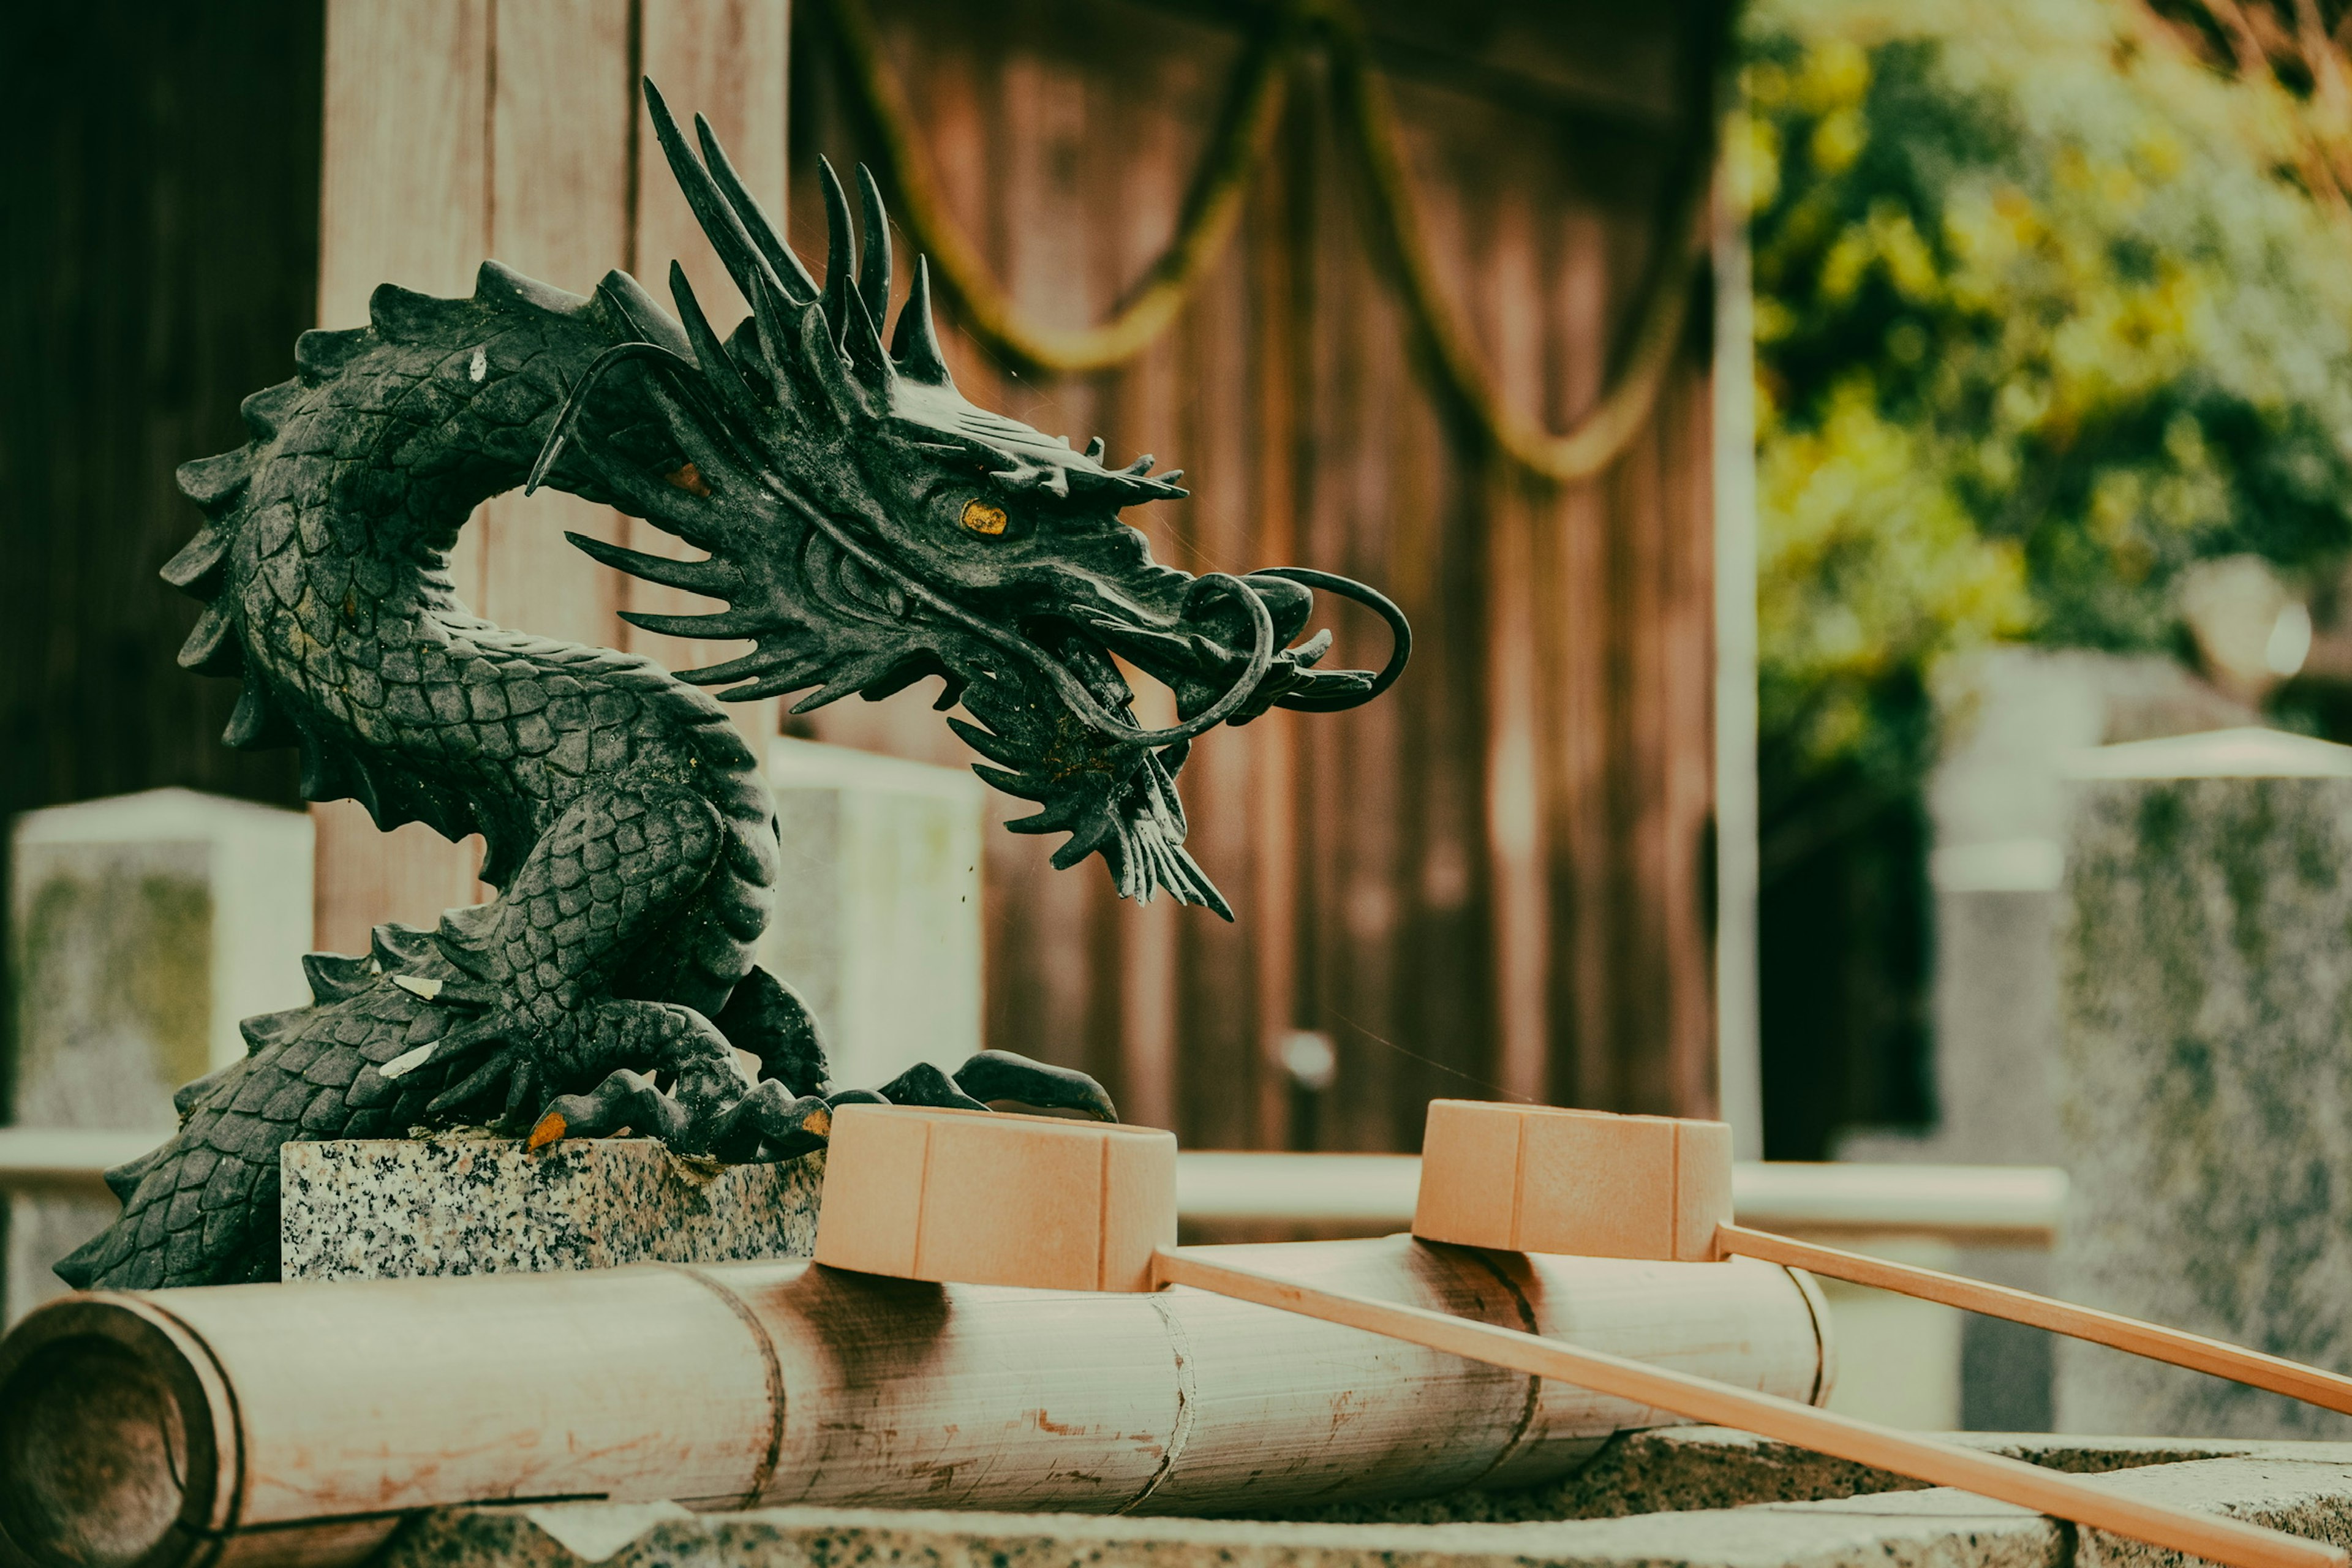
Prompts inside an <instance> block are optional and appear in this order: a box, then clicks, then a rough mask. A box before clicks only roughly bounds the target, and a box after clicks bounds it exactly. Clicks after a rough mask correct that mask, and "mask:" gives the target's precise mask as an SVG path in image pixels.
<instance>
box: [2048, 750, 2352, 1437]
mask: <svg viewBox="0 0 2352 1568" xmlns="http://www.w3.org/2000/svg"><path fill="white" fill-rule="evenodd" d="M2069 771H2070V774H2071V776H2072V780H2073V785H2072V787H2073V791H2074V803H2073V814H2072V821H2071V826H2070V836H2069V841H2068V845H2067V850H2066V870H2065V880H2064V888H2063V908H2062V910H2061V916H2060V947H2059V977H2060V986H2061V992H2062V998H2063V1009H2062V1023H2061V1043H2060V1080H2061V1090H2060V1125H2061V1128H2062V1130H2063V1136H2064V1138H2065V1141H2066V1144H2067V1160H2066V1163H2067V1165H2068V1167H2069V1169H2070V1171H2071V1173H2072V1175H2073V1192H2072V1196H2071V1199H2070V1201H2069V1206H2068V1211H2067V1215H2066V1220H2065V1225H2064V1226H2063V1233H2062V1237H2061V1240H2060V1244H2059V1254H2058V1270H2057V1273H2058V1291H2059V1294H2060V1295H2062V1296H2063V1297H2065V1298H2066V1299H2068V1300H2074V1301H2080V1302H2083V1303H2085V1304H2087V1305H2090V1306H2095V1307H2104V1308H2107V1309H2110V1310H2116V1311H2121V1312H2128V1313H2131V1314H2133V1315H2134V1316H2137V1317H2144V1318H2148V1319H2152V1320H2154V1321H2158V1322H2162V1323H2167V1324H2170V1325H2172V1326H2174V1327H2176V1328H2182V1329H2189V1330H2193V1331H2197V1332H2200V1333H2205V1334H2211V1335H2215V1336H2217V1337H2219V1338H2221V1339H2226V1340H2231V1341H2235V1342H2240V1343H2243V1344H2248V1345H2252V1346H2253V1347H2255V1348H2256V1349H2259V1350H2265V1351H2271V1352H2275V1353H2277V1354H2280V1355H2286V1356H2292V1357H2294V1358H2295V1359H2297V1360H2301V1361H2308V1362H2312V1363H2316V1364H2318V1365H2320V1366H2325V1367H2330V1368H2334V1369H2336V1370H2339V1371H2340V1370H2345V1369H2347V1368H2352V748H2347V747H2344V746H2335V745H2329V744H2326V743H2325V742H2319V741H2314V740H2307V739H2305V738H2303V737H2300V736H2295V735H2288V734H2283V733H2279V732H2277V731H2266V730H2223V731H2213V732H2210V733H2208V734H2201V735H2187V736H2181V737H2179V738H2176V739H2171V740H2162V741H2142V742H2134V743H2132V744H2128V745H2120V746H2105V747H2101V748H2098V749H2097V750H2095V751H2090V752H2083V753H2080V754H2079V756H2078V758H2077V759H2076V760H2075V762H2074V764H2073V765H2072V766H2071V768H2070V770H2069ZM2057 1415H2058V1429H2059V1430H2060V1431H2062V1432H2098V1433H2105V1434H2119V1435H2132V1434H2157V1433H2162V1434H2168V1435H2172V1436H2306V1437H2326V1438H2330V1439H2336V1440H2342V1439H2345V1438H2347V1437H2352V1420H2347V1418H2346V1417H2344V1416H2341V1415H2333V1414H2330V1413H2328V1412H2325V1411H2321V1410H2317V1409H2315V1408H2313V1407H2311V1406H2308V1405H2301V1404H2297V1403H2294V1402H2293V1401H2290V1400H2287V1399H2284V1398H2283V1397H2281V1396H2279V1395H2276V1394H2263V1393H2258V1392H2256V1391H2253V1390H2251V1389H2246V1388H2242V1387H2239V1386H2238V1385H2236V1384H2230V1383H2225V1382H2222V1381H2221V1380H2219V1379H2215V1378H2208V1377H2204V1376H2200V1374H2198V1373H2190V1372H2183V1371H2180V1370H2179V1369H2177V1368H2173V1367H2168V1366H2162V1365H2159V1364H2158V1363H2153V1362H2147V1361H2142V1360H2138V1359H2137V1358H2134V1357H2129V1356H2125V1355H2122V1354H2120V1353H2119V1352H2112V1351H2105V1350H2100V1349H2097V1348H2095V1347H2092V1346H2088V1345H2084V1344H2081V1343H2078V1342H2074V1341H2072V1340H2061V1341H2060V1342H2058V1399H2057Z"/></svg>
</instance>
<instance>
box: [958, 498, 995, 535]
mask: <svg viewBox="0 0 2352 1568" xmlns="http://www.w3.org/2000/svg"><path fill="white" fill-rule="evenodd" d="M1004 523H1005V517H1004V509H1003V507H1001V506H991V505H989V504H988V503H987V502H986V501H984V500H968V501H966V502H964V503H963V525H964V526H965V527H966V528H968V529H970V530H971V531H973V532H974V533H984V534H987V535H988V536H989V537H990V538H991V539H993V538H995V537H996V536H997V535H998V534H1000V533H1003V531H1004Z"/></svg>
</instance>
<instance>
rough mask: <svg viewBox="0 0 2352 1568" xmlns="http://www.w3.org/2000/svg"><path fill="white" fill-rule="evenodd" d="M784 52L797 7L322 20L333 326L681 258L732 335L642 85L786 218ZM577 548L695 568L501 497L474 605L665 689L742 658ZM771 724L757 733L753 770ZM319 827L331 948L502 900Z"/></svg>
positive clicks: (594, 8)
mask: <svg viewBox="0 0 2352 1568" xmlns="http://www.w3.org/2000/svg"><path fill="white" fill-rule="evenodd" d="M785 34H786V0H496V3H495V4H493V3H492V0H450V3H449V4H447V5H425V6H420V5H409V4H404V3H403V0H328V12H327V77H326V132H325V135H326V144H325V151H324V161H323V172H322V175H321V180H320V268H319V273H320V278H319V321H320V325H321V326H328V327H349V326H358V325H362V324H363V323H364V322H365V321H366V320H367V297H368V295H369V293H370V292H371V291H372V290H373V289H374V288H375V286H376V285H377V284H379V283H383V282H394V283H398V284H400V285H402V286H403V287H405V288H409V289H419V290H422V291H424V292H425V293H430V294H439V295H465V294H469V293H471V292H472V291H473V280H474V271H475V268H477V267H478V265H479V264H480V263H481V262H482V261H483V260H484V259H485V258H488V257H496V258H498V259H499V260H501V261H504V262H506V263H507V264H508V265H509V266H511V267H514V268H518V269H520V271H522V272H525V273H527V274H529V275H530V276H532V277H535V278H539V279H542V280H544V281H546V282H550V283H553V284H555V285H557V286H558V287H560V288H563V289H571V290H572V291H573V292H575V293H584V292H586V291H587V290H589V289H593V287H594V286H595V284H596V280H597V279H599V278H601V277H603V276H604V273H605V272H606V271H607V270H609V269H610V268H614V267H633V268H639V269H641V270H643V271H646V272H647V273H650V274H651V278H650V282H651V285H652V287H653V288H654V289H655V290H656V293H659V292H663V291H664V290H665V284H664V281H663V279H664V277H665V275H666V274H667V270H668V267H669V261H670V258H672V257H673V256H676V257H677V258H680V259H681V260H683V262H684V263H685V265H686V268H687V270H688V273H689V274H691V275H692V276H693V278H694V280H695V284H696V287H697V288H698V289H700V290H701V291H702V298H703V299H704V300H705V302H706V304H707V305H709V307H710V308H711V310H712V313H713V316H714V318H726V319H729V320H731V319H732V316H733V315H734V314H735V313H739V312H740V305H737V303H736V301H735V299H734V295H733V291H732V288H731V286H730V285H729V284H728V283H727V281H726V279H725V275H724V273H723V272H722V271H720V270H719V267H718V264H717V261H716V258H713V257H712V256H711V255H710V254H709V248H708V247H707V246H706V245H705V244H704V242H703V240H702V237H701V234H700V232H699V231H698V229H697V228H696V227H695V226H694V224H693V220H692V217H691V215H689V214H688V212H687V210H686V205H685V203H684V201H683V200H682V199H681V198H680V197H679V196H678V195H677V192H676V190H675V188H674V186H673V184H672V183H671V181H670V178H669V174H668V171H667V169H665V168H664V167H663V166H662V162H661V157H660V154H659V153H658V151H657V150H656V148H655V147H654V145H653V135H652V129H651V126H650V124H649V123H647V121H646V118H645V114H644V111H643V109H642V107H641V106H640V104H639V100H638V95H637V80H636V79H637V75H638V72H639V71H640V70H641V69H642V70H645V71H647V72H650V73H651V74H653V75H654V76H655V78H656V79H657V80H659V81H660V82H661V83H662V85H663V87H664V88H665V89H667V91H668V92H669V94H670V97H671V100H672V101H673V102H674V103H676V104H677V106H678V108H679V109H680V110H681V111H683V112H694V111H697V110H699V111H701V112H704V113H707V114H709V116H710V118H711V120H712V121H713V122H714V123H715V124H716V125H717V127H718V129H719V134H720V135H721V136H723V137H725V138H726V139H727V141H728V143H729V146H730V151H731V152H732V153H733V155H734V157H735V160H736V163H737V164H738V165H739V166H740V168H741V169H742V170H743V172H744V174H745V175H746V177H747V178H748V179H749V181H750V182H751V187H752V189H753V190H754V191H756V192H758V193H759V194H760V195H761V196H762V197H763V198H764V199H766V200H768V201H770V202H771V203H772V205H773V207H774V208H775V210H777V211H778V212H781V211H782V205H783V158H784V147H783V138H784V83H785V65H786V59H785ZM730 307H732V309H730ZM566 529H572V530H574V531H579V532H582V533H587V534H591V535H594V536H596V537H599V538H604V539H617V538H620V537H622V536H623V535H624V534H627V535H629V536H630V542H632V543H634V544H635V545H636V547H637V548H639V549H647V550H653V551H656V552H664V553H678V549H677V543H676V542H675V541H672V540H669V539H667V537H666V536H664V535H661V534H659V533H657V532H656V531H653V530H652V529H650V528H649V527H647V526H646V525H645V524H642V523H637V524H631V523H628V522H627V521H625V520H624V519H622V518H620V517H619V516H618V515H617V514H615V513H614V512H611V511H609V510H605V509H604V508H600V507H593V506H590V505H588V504H587V503H586V502H583V501H580V500H576V499H574V498H572V497H567V496H560V495H555V494H552V493H543V494H541V495H540V496H536V497H533V498H532V499H531V500H528V501H526V500H522V499H521V498H520V496H506V497H500V498H499V499H498V500H494V501H491V502H490V503H489V504H488V506H487V507H485V508H484V510H483V515H481V516H479V517H478V518H477V519H476V520H475V521H474V522H473V523H472V524H471V525H470V526H469V527H468V528H467V531H466V532H465V533H464V535H463V536H462V537H461V538H460V540H459V542H458V546H457V554H456V556H455V559H454V560H453V563H452V570H453V574H454V575H455V577H456V579H457V589H458V594H459V595H460V596H461V597H462V598H464V599H465V601H466V602H467V604H468V605H472V606H473V607H474V608H476V609H477V610H478V611H480V612H481V613H482V614H484V615H486V616H488V617H489V618H490V619H492V620H495V621H498V622H499V623H500V624H502V625H506V626H515V627H517V628H519V629H521V630H525V631H531V632H539V633H543V634H546V635H548V636H551V637H564V638H568V639H571V640H573V641H579V642H586V643H590V644H594V645H601V646H604V647H622V648H629V649H633V650H636V651H642V652H646V653H649V654H651V655H652V656H653V657H655V658H659V659H662V660H663V661H665V662H666V663H668V664H670V665H671V666H672V667H673V668H677V667H682V666H688V665H694V664H703V663H709V662H713V661H715V660H716V659H718V658H724V657H727V653H726V648H727V645H719V644H706V643H686V642H678V641H676V640H674V639H669V638H656V637H649V636H647V635H646V634H645V633H641V632H635V631H634V630H632V629H631V628H629V627H628V626H625V624H624V623H622V622H621V621H620V620H618V619H617V617H616V614H615V612H617V611H618V610H621V609H624V608H635V609H660V610H668V611H672V612H675V611H676V610H677V609H679V608H681V607H687V608H691V607H697V606H700V605H701V601H698V600H693V599H691V598H689V597H688V596H687V595H678V594H676V593H674V592H672V591H670V590H666V589H659V588H655V587H652V586H650V585H646V584H624V583H623V582H622V581H621V580H620V579H619V578H617V577H616V576H615V575H614V574H613V573H611V572H609V571H607V570H605V569H604V568H603V567H600V566H597V565H595V564H594V563H592V562H590V561H589V560H588V559H587V558H586V557H584V556H583V555H581V554H580V553H579V552H576V551H574V550H573V549H572V546H571V545H570V544H569V543H568V542H565V540H564V538H563V532H564V531H565V530H566ZM673 601H675V602H673ZM772 708H773V704H755V705H752V708H751V711H750V712H749V713H747V714H746V715H745V716H744V717H745V721H746V722H745V728H746V730H747V732H748V733H749V735H750V736H751V740H752V742H753V749H754V752H755V754H757V753H758V752H761V750H762V749H763V747H764V742H765V741H766V739H767V737H768V736H769V735H770V734H772V732H773V729H774V721H773V717H772ZM315 809H316V812H317V817H318V826H319V856H318V879H317V884H316V887H317V894H316V920H315V940H316V942H318V944H319V945H320V947H321V948H325V949H328V950H330V951H337V952H364V951H366V947H367V940H368V929H369V928H370V927H371V926H373V925H375V924H376V923H378V922H380V921H386V920H400V921H407V922H410V923H412V924H418V925H430V924H432V923H433V922H434V921H436V920H437V919H438V918H439V917H440V914H441V911H442V910H445V909H448V908H451V907H454V906H457V905H463V904H471V903H476V902H478V901H480V900H482V899H484V898H487V897H488V896H489V890H488V889H486V888H484V887H483V886H482V885H481V884H480V883H479V881H478V879H477V872H478V869H479V867H480V864H481V852H480V847H479V844H478V841H473V840H469V841H468V842H467V843H465V844H457V845H453V844H449V843H446V842H445V841H444V840H443V839H441V838H440V837H438V836H437V835H436V834H435V833H433V832H432V830H431V829H429V828H426V827H425V826H421V825H417V824H411V825H410V826H406V827H404V828H402V829H401V830H400V831H398V832H397V833H392V834H384V833H380V832H379V831H377V829H376V826H375V825H374V823H373V821H372V820H370V818H369V817H368V816H367V813H366V812H365V811H364V810H363V809H362V807H360V806H359V805H356V804H355V803H353V802H350V801H336V802H329V803H326V804H323V805H319V806H318V807H316V808H315Z"/></svg>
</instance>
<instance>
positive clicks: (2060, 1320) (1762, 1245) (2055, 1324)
mask: <svg viewBox="0 0 2352 1568" xmlns="http://www.w3.org/2000/svg"><path fill="white" fill-rule="evenodd" d="M1716 1241H1717V1246H1719V1247H1722V1249H1723V1250H1724V1251H1725V1252H1727V1253H1733V1254H1737V1255H1738V1256H1740V1257H1743V1258H1760V1259H1762V1260H1763V1261H1765V1262H1768V1263H1779V1264H1783V1265H1785V1266H1787V1267H1790V1268H1806V1269H1811V1271H1812V1272H1813V1273H1816V1274H1826V1275H1828V1276H1829V1277H1830V1278H1831V1279H1843V1280H1846V1281H1848V1282H1849V1283H1852V1284H1855V1285H1869V1286H1874V1287H1875V1288H1876V1289H1881V1290H1893V1291H1896V1292H1898V1293H1899V1294H1902V1295H1905V1296H1916V1297H1917V1298H1918V1299H1919V1300H1923V1301H1938V1302H1941V1303H1942V1304H1943V1305H1945V1306H1947V1307H1958V1308H1960V1309H1961V1310H1965V1311H1970V1312H1982V1313H1983V1314H1985V1315H1986V1316H1987V1317H1990V1318H2006V1319H2008V1320H2009V1321H2011V1322H2012V1323H2025V1324H2028V1325H2030V1326H2032V1327H2033V1328H2037V1329H2048V1330H2049V1331H2051V1332H2052V1333H2057V1334H2066V1335H2069V1336H2071V1337H2072V1338H2074V1339H2078V1340H2088V1341H2090V1342H2092V1343H2093V1344H2101V1345H2111V1346H2113V1347H2114V1348H2115V1349H2116V1350H2119V1351H2129V1352H2131V1353H2132V1354H2134V1355H2143V1356H2147V1357H2148V1358H2149V1359H2150V1360H2153V1361H2162V1362H2170V1363H2172V1364H2173V1365H2175V1366H2185V1367H2188V1368H2189V1370H2191V1371H2192V1372H2203V1373H2211V1374H2212V1375H2213V1376H2215V1377H2226V1378H2229V1379H2230V1380H2231V1381H2232V1382H2235V1383H2242V1384H2248V1385H2249V1386H2252V1387H2254V1388H2267V1389H2269V1390H2270V1391H2271V1392H2272V1393H2273V1394H2286V1395H2287V1396H2288V1397H2290V1398H2293V1399H2300V1400H2303V1401H2305V1403H2307V1404H2312V1405H2319V1406H2321V1407H2323V1408H2325V1409H2328V1410H2340V1411H2342V1412H2344V1413H2345V1414H2346V1415H2352V1377H2346V1376H2344V1375H2343V1374H2342V1373H2333V1372H2326V1371H2323V1370H2321V1369H2320V1368H2318V1367H2315V1366H2306V1365H2305V1364H2304V1363H2301V1362H2297V1361H2288V1360H2287V1359H2286V1358H2285V1357H2284V1356H2274V1355H2265V1354H2264V1353H2263V1352H2261V1351H2250V1350H2247V1349H2245V1348H2244V1347H2243V1346H2242V1345H2233V1344H2228V1343H2225V1342H2222V1341H2221V1340H2212V1339H2207V1338H2206V1337H2205V1336H2204V1335H2202V1334H2192V1333H2188V1332H2186V1331H2182V1330H2179V1329H2168V1328H2164V1327H2161V1326H2160V1325H2158V1324H2156V1323H2146V1322H2142V1321H2140V1320H2138V1319H2137V1318H2126V1317H2125V1316H2123V1315H2122V1314H2121V1313H2119V1312H2103V1311H2101V1310H2098V1309H2097V1308H2095V1307H2077V1306H2075V1305H2074V1304H2073V1303H2072V1302H2068V1301H2053V1300H2051V1299H2050V1298H2049V1297H2047V1296H2036V1295H2034V1294H2032V1292H2031V1291H2026V1290H2017V1289H2011V1288H2010V1287H2009V1286H2006V1285H1988V1284H1986V1283H1984V1282H1983V1281H1982V1280H1980V1279H1962V1278H1961V1277H1960V1276H1958V1275H1957V1274H1945V1273H1941V1272H1939V1271H1937V1270H1936V1269H1933V1268H1916V1267H1914V1266H1912V1265H1910V1264H1907V1263H1889V1262H1887V1261H1886V1260H1885V1258H1865V1257H1864V1256H1862V1254H1860V1253H1858V1252H1844V1251H1841V1250H1840V1249H1838V1248H1837V1247H1820V1246H1816V1245H1814V1244H1813V1243H1811V1242H1805V1241H1791V1240H1790V1239H1789V1238H1788V1237H1784V1236H1771V1235H1768V1234H1767V1233H1765V1232H1763V1231H1760V1230H1749V1229H1748V1227H1747V1226H1738V1225H1727V1226H1719V1227H1717V1231H1716Z"/></svg>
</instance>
